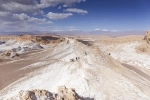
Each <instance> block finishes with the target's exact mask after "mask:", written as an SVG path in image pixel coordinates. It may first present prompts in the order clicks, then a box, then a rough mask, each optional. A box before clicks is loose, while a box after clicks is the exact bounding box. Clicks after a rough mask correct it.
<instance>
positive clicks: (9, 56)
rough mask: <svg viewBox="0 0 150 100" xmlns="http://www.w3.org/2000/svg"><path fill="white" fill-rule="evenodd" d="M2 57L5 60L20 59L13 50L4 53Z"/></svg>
mask: <svg viewBox="0 0 150 100" xmlns="http://www.w3.org/2000/svg"><path fill="white" fill-rule="evenodd" d="M1 56H2V57H5V58H16V57H19V54H17V53H16V52H13V51H12V50H8V51H5V52H4V53H2V54H1Z"/></svg>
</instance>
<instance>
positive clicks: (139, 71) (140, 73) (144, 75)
mask: <svg viewBox="0 0 150 100" xmlns="http://www.w3.org/2000/svg"><path fill="white" fill-rule="evenodd" d="M122 65H123V66H125V67H126V68H128V69H130V70H133V71H134V72H136V73H137V74H138V75H140V76H142V77H144V78H145V79H147V80H148V81H150V76H149V75H147V74H146V73H144V72H142V71H141V70H139V69H137V68H136V67H134V66H131V65H128V64H125V63H123V64H122Z"/></svg>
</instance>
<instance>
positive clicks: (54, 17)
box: [47, 12, 73, 20]
mask: <svg viewBox="0 0 150 100" xmlns="http://www.w3.org/2000/svg"><path fill="white" fill-rule="evenodd" d="M72 15H73V14H72V13H53V12H49V13H48V14H47V17H48V18H50V19H52V20H59V19H65V18H68V17H70V16H72Z"/></svg>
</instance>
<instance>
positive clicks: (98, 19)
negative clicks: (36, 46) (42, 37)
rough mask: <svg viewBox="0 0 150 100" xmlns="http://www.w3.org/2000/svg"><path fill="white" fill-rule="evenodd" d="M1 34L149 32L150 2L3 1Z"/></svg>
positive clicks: (138, 0) (144, 0)
mask: <svg viewBox="0 0 150 100" xmlns="http://www.w3.org/2000/svg"><path fill="white" fill-rule="evenodd" d="M0 23H1V24H0V32H17V31H18V32H19V31H21V32H32V31H49V32H51V31H52V32H57V31H75V30H77V31H99V30H101V31H146V30H150V0H1V1H0Z"/></svg>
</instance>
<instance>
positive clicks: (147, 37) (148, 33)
mask: <svg viewBox="0 0 150 100" xmlns="http://www.w3.org/2000/svg"><path fill="white" fill-rule="evenodd" d="M144 40H146V41H147V43H148V44H149V43H150V31H147V32H146V35H145V37H144Z"/></svg>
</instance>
